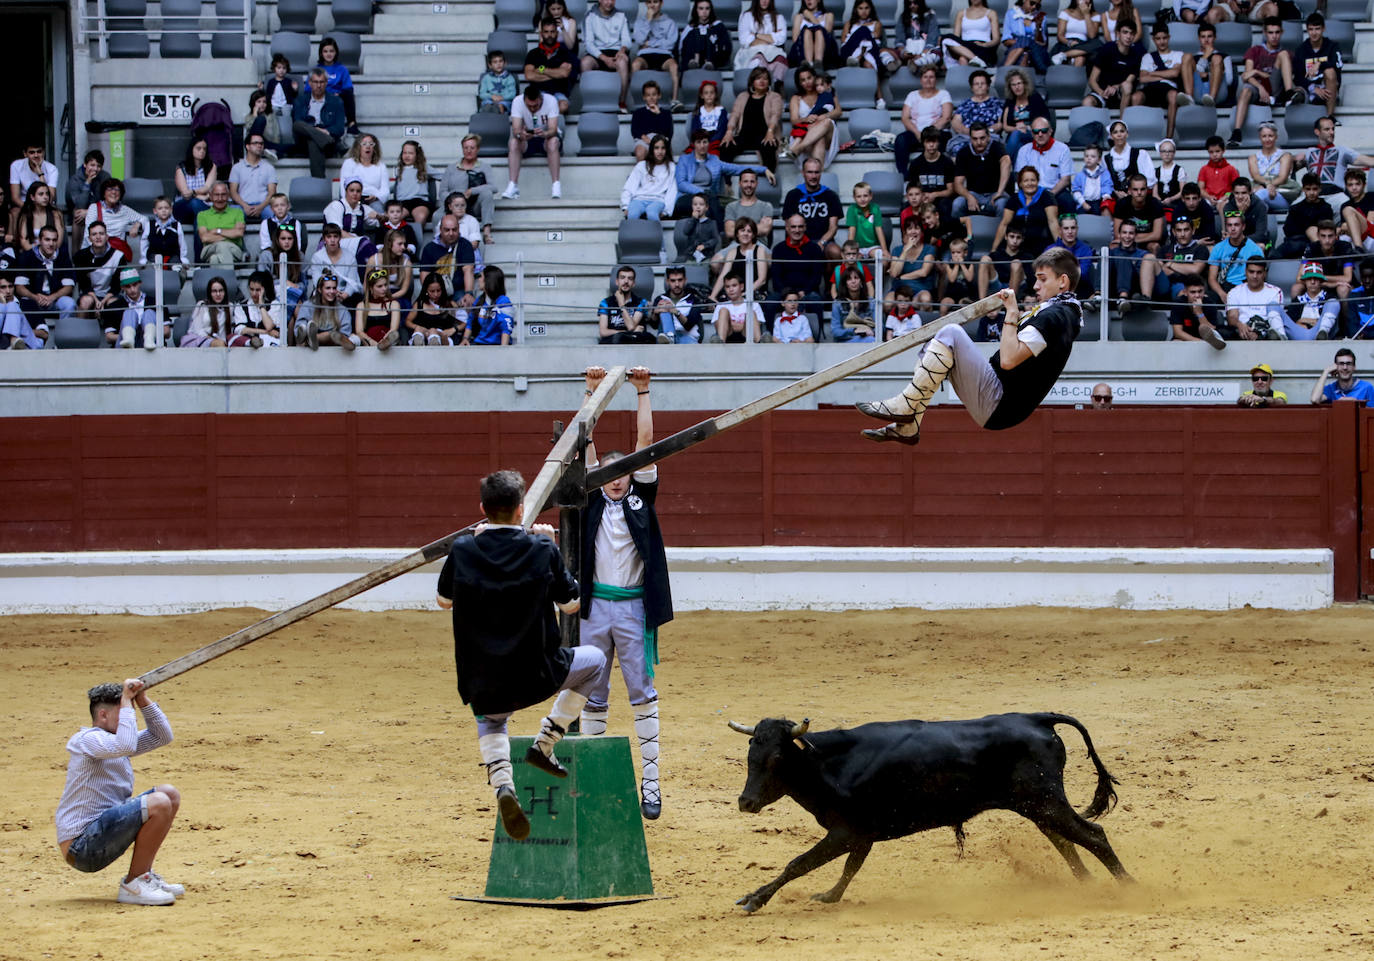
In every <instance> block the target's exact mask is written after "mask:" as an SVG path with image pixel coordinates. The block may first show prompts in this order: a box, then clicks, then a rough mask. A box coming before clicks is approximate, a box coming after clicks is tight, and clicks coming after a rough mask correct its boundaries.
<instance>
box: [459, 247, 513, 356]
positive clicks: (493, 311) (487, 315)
mask: <svg viewBox="0 0 1374 961" xmlns="http://www.w3.org/2000/svg"><path fill="white" fill-rule="evenodd" d="M514 311H515V305H514V304H512V303H511V300H510V298H509V297H507V296H506V275H505V273H504V272H503V271H502V270H501V268H500V267H496V266H494V265H492V264H488V265H487V266H486V267H485V268H483V270H482V295H481V296H480V297H478V298H477V300H476V301H474V302H473V304H472V309H471V311H470V312H469V314H468V329H467V331H466V332H465V333H464V334H463V346H467V345H468V344H500V345H501V346H502V347H505V346H507V345H509V344H510V343H511V342H512V340H513V338H514V335H515V321H514V319H513V318H512V315H513V313H514Z"/></svg>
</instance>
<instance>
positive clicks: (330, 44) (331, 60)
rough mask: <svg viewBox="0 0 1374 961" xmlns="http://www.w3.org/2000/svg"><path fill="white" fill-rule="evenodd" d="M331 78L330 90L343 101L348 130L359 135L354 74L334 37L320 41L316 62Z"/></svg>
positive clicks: (354, 134)
mask: <svg viewBox="0 0 1374 961" xmlns="http://www.w3.org/2000/svg"><path fill="white" fill-rule="evenodd" d="M316 66H317V67H319V68H320V69H321V70H323V71H324V72H325V75H326V76H327V77H328V78H329V92H330V93H332V94H334V96H336V97H338V98H339V99H340V100H342V101H343V106H344V115H345V117H346V118H347V120H348V132H349V133H351V134H353V136H355V137H356V136H358V134H359V132H360V131H359V130H358V105H357V103H355V102H354V100H353V75H352V74H351V73H349V72H348V68H347V67H346V66H344V65H343V63H341V62H340V61H339V44H338V41H336V40H335V39H334V38H333V37H325V38H324V39H323V40H321V41H320V62H319V63H317V64H316Z"/></svg>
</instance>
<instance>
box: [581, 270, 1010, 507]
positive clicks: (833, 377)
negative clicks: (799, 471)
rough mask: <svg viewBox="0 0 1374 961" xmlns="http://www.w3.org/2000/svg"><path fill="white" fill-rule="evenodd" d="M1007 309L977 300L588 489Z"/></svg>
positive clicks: (603, 472) (663, 444)
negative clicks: (951, 327)
mask: <svg viewBox="0 0 1374 961" xmlns="http://www.w3.org/2000/svg"><path fill="white" fill-rule="evenodd" d="M1001 309H1002V299H1001V298H1000V297H984V298H983V299H982V300H979V301H975V302H974V303H972V304H969V305H968V306H967V307H963V308H961V309H960V310H957V311H955V312H954V313H952V314H949V315H947V316H945V317H943V318H941V319H940V320H937V321H934V322H932V323H929V324H926V325H925V326H924V327H921V328H920V329H918V330H913V331H912V332H911V333H909V334H903V335H902V336H900V337H894V338H892V339H891V340H889V341H888V342H887V343H884V344H875V345H874V346H872V347H870V348H868V350H865V351H863V352H862V353H859V354H855V355H854V356H853V357H849V358H847V359H845V360H842V361H840V362H839V363H838V364H835V365H834V366H832V367H827V368H826V369H825V370H818V371H816V373H814V374H811V375H810V376H808V377H803V378H802V379H801V380H798V381H795V382H793V383H791V384H788V385H787V386H786V387H781V388H779V389H778V390H775V391H773V393H771V394H766V395H764V396H763V397H760V398H759V399H758V400H753V401H750V402H749V403H747V404H745V405H744V406H743V407H736V408H735V409H734V410H727V411H726V412H725V413H723V414H720V415H718V416H716V417H711V418H709V419H707V420H703V421H701V422H700V423H697V424H693V425H692V426H691V427H688V428H686V429H685V430H680V431H678V432H677V433H676V434H671V435H669V436H668V437H665V438H663V440H661V441H658V442H657V443H654V444H650V445H649V446H648V447H645V448H643V449H642V450H637V451H635V452H634V453H633V454H626V455H625V456H624V457H620V458H617V459H616V461H615V463H613V464H610V465H608V466H606V467H598V468H597V469H595V470H590V471H588V472H587V490H589V491H591V490H595V489H596V488H598V487H600V486H601V485H603V484H608V483H610V482H611V481H613V480H615V479H616V478H617V477H624V476H625V475H626V474H629V473H631V472H632V471H637V470H643V469H644V468H646V467H648V466H649V465H650V464H656V463H658V462H659V461H661V460H663V459H665V458H668V457H672V456H673V455H674V454H680V453H682V452H683V451H684V450H686V449H687V448H689V447H694V446H696V445H697V444H700V443H701V442H702V441H704V440H707V439H709V438H711V437H714V436H715V435H716V434H719V433H721V432H722V431H727V430H729V429H730V428H731V427H738V426H739V425H740V424H743V423H744V422H745V421H750V420H753V419H754V418H755V417H758V416H759V415H760V414H766V413H768V412H769V411H770V410H775V409H776V408H778V407H781V406H783V405H784V404H790V403H791V402H792V401H794V400H796V399H797V398H798V397H805V396H806V395H807V394H810V393H812V392H814V391H817V390H820V389H821V388H822V387H827V386H829V385H830V384H833V383H835V382H836V381H838V380H844V379H845V378H846V377H848V376H850V375H851V374H857V373H858V372H859V371H861V370H864V369H866V368H869V367H872V366H873V365H874V364H880V363H882V362H883V361H885V360H887V359H888V358H889V357H895V356H897V355H898V354H900V353H902V352H903V351H906V350H910V349H911V348H912V347H915V346H916V345H918V344H924V343H925V342H926V341H928V340H930V339H931V338H932V337H934V336H935V335H936V334H938V333H939V332H940V330H941V329H942V328H944V327H948V326H949V325H950V324H966V323H968V322H969V321H970V320H977V319H978V318H979V317H982V316H983V315H984V314H990V313H993V312H994V311H998V310H1001Z"/></svg>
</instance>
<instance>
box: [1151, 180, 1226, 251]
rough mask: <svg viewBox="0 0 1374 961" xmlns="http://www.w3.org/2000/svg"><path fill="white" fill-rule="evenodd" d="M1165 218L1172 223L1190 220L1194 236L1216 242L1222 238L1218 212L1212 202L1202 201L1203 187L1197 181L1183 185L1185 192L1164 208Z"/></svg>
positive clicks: (1212, 242) (1210, 242) (1211, 242)
mask: <svg viewBox="0 0 1374 961" xmlns="http://www.w3.org/2000/svg"><path fill="white" fill-rule="evenodd" d="M1164 219H1165V221H1166V222H1168V223H1170V224H1172V223H1176V222H1177V221H1179V220H1188V221H1191V222H1192V224H1193V236H1194V237H1196V238H1197V239H1199V240H1205V241H1207V243H1209V244H1214V243H1216V242H1217V241H1218V240H1220V239H1221V231H1220V230H1218V229H1217V214H1216V211H1215V210H1213V209H1212V207H1211V205H1210V204H1205V203H1203V202H1202V188H1201V187H1199V186H1198V185H1197V184H1195V183H1186V184H1184V185H1183V193H1182V194H1181V196H1180V197H1179V199H1178V200H1175V201H1174V202H1173V203H1171V204H1170V205H1169V206H1168V207H1167V208H1165V210H1164Z"/></svg>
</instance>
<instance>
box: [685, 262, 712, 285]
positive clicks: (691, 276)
mask: <svg viewBox="0 0 1374 961" xmlns="http://www.w3.org/2000/svg"><path fill="white" fill-rule="evenodd" d="M680 266H681V267H682V270H683V272H684V273H685V274H686V275H687V283H689V284H698V285H699V286H702V287H705V288H707V289H708V290H709V289H710V287H711V268H710V267H708V266H707V265H706V264H698V263H688V264H681V265H680Z"/></svg>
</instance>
